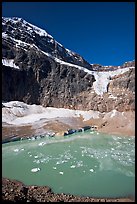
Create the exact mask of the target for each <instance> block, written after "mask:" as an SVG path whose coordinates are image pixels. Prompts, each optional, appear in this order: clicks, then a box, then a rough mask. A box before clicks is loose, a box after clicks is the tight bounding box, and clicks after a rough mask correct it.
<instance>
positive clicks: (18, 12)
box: [2, 2, 135, 65]
mask: <svg viewBox="0 0 137 204" xmlns="http://www.w3.org/2000/svg"><path fill="white" fill-rule="evenodd" d="M2 16H5V17H13V16H14V17H15V16H16V17H22V18H23V19H25V20H26V21H28V22H30V23H32V24H34V25H36V26H38V27H40V28H43V29H45V30H46V31H47V32H48V33H49V34H50V35H52V36H53V37H54V39H56V40H57V41H58V42H59V43H61V44H62V45H63V46H64V47H66V48H68V49H70V50H72V51H74V52H76V53H78V54H80V55H81V56H82V57H84V59H85V60H87V61H88V62H89V63H91V64H92V63H97V64H102V65H121V64H123V63H124V62H125V61H131V60H134V59H135V3H134V2H3V3H2Z"/></svg>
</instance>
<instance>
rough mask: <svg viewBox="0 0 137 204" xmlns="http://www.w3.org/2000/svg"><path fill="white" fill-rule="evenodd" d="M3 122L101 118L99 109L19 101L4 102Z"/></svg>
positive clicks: (27, 122)
mask: <svg viewBox="0 0 137 204" xmlns="http://www.w3.org/2000/svg"><path fill="white" fill-rule="evenodd" d="M3 105H4V106H5V107H3V108H2V122H6V123H9V124H14V125H21V124H30V123H34V122H36V121H40V120H41V119H45V120H49V119H52V118H62V117H65V118H66V117H81V116H82V117H83V119H84V121H85V120H89V119H90V118H99V114H100V113H99V112H98V111H93V110H90V111H81V110H70V109H64V108H53V107H46V108H45V107H42V106H40V105H35V104H34V105H27V104H25V103H23V102H19V101H11V102H6V103H3Z"/></svg>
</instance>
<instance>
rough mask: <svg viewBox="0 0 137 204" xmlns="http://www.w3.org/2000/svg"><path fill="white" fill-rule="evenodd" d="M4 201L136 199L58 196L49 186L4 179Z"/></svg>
mask: <svg viewBox="0 0 137 204" xmlns="http://www.w3.org/2000/svg"><path fill="white" fill-rule="evenodd" d="M2 201H3V202H7V201H11V202H18V201H19V202H135V199H134V198H131V197H127V198H93V197H83V196H74V195H69V194H68V195H67V194H64V193H61V194H56V193H54V192H53V191H52V189H51V188H50V187H48V186H26V185H24V184H23V183H22V182H19V181H16V180H11V179H7V178H2Z"/></svg>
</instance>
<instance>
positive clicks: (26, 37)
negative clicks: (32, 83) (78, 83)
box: [2, 17, 92, 69]
mask: <svg viewBox="0 0 137 204" xmlns="http://www.w3.org/2000/svg"><path fill="white" fill-rule="evenodd" d="M2 37H3V39H4V40H5V41H6V43H7V42H8V43H9V44H10V43H11V41H12V43H13V45H14V46H15V47H16V48H20V49H23V50H25V49H30V48H32V47H33V48H35V49H36V50H37V51H38V52H43V53H44V54H45V55H47V56H50V57H51V58H53V59H56V58H57V59H60V60H63V61H65V62H69V63H72V64H76V65H80V66H83V67H87V68H89V69H91V67H92V66H91V65H90V64H89V63H88V62H86V61H85V60H84V59H83V58H82V57H81V56H80V55H78V54H77V53H75V52H72V51H70V50H69V49H65V48H64V47H63V46H62V45H61V44H60V43H58V42H57V41H56V40H55V39H54V38H53V37H52V36H51V35H49V34H48V33H47V32H46V31H45V30H43V29H40V28H38V27H36V26H34V25H32V24H30V23H28V22H26V21H25V20H23V19H22V18H16V17H13V18H2ZM5 46H6V45H5ZM10 54H11V53H9V52H8V51H7V52H3V57H6V58H7V57H9V58H10V57H12V56H13V53H12V54H11V56H10ZM24 57H25V56H24ZM15 62H16V61H15Z"/></svg>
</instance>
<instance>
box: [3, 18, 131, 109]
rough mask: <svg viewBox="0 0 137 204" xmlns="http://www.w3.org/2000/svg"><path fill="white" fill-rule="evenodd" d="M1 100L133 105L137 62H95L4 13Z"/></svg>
mask: <svg viewBox="0 0 137 204" xmlns="http://www.w3.org/2000/svg"><path fill="white" fill-rule="evenodd" d="M2 64H3V65H2V100H4V101H10V100H19V101H24V102H26V103H28V104H33V103H35V104H41V105H43V106H54V107H64V108H72V109H83V110H90V109H92V110H98V111H100V112H104V111H106V112H108V111H111V110H113V109H116V110H119V111H124V110H134V105H135V101H134V98H135V97H134V94H135V88H134V87H135V81H134V79H135V72H134V67H135V62H134V61H133V62H128V63H125V64H124V65H122V66H119V67H113V66H108V67H103V66H101V65H90V64H89V63H88V62H86V61H85V60H84V59H83V58H82V57H81V56H80V55H78V54H76V53H74V52H72V51H70V50H68V49H65V48H64V47H63V46H62V45H60V44H59V43H58V42H57V41H55V40H54V38H53V37H52V36H50V35H49V34H48V33H47V32H46V31H43V30H42V29H40V28H37V27H36V26H33V25H31V24H29V23H27V22H26V21H24V20H23V19H19V18H3V19H2Z"/></svg>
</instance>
